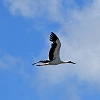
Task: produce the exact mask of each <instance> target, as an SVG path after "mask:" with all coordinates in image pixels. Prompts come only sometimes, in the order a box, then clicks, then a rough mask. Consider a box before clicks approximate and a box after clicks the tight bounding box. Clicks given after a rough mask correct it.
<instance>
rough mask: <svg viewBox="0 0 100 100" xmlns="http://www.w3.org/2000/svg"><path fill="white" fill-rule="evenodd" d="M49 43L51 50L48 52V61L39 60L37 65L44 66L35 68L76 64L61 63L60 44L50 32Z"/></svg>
mask: <svg viewBox="0 0 100 100" xmlns="http://www.w3.org/2000/svg"><path fill="white" fill-rule="evenodd" d="M50 41H51V42H52V44H51V49H50V51H49V60H41V61H39V62H37V63H44V64H38V65H37V66H46V65H58V64H62V63H72V64H76V63H74V62H72V61H69V60H68V61H65V62H63V61H61V59H60V57H59V53H60V47H61V42H60V40H59V38H58V37H57V36H56V35H55V34H54V33H53V32H51V35H50ZM37 63H34V64H37ZM34 64H33V65H34Z"/></svg>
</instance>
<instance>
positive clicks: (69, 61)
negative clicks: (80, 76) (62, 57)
mask: <svg viewBox="0 0 100 100" xmlns="http://www.w3.org/2000/svg"><path fill="white" fill-rule="evenodd" d="M66 63H71V64H76V63H75V62H72V61H71V60H68V61H66Z"/></svg>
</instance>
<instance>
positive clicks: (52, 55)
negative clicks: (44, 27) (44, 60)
mask: <svg viewBox="0 0 100 100" xmlns="http://www.w3.org/2000/svg"><path fill="white" fill-rule="evenodd" d="M50 41H52V42H53V43H52V44H51V49H50V51H49V59H50V61H52V60H54V59H56V58H57V57H59V51H60V47H61V43H60V40H59V38H58V37H57V36H56V35H55V34H54V33H53V32H51V35H50Z"/></svg>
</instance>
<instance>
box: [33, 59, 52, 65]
mask: <svg viewBox="0 0 100 100" xmlns="http://www.w3.org/2000/svg"><path fill="white" fill-rule="evenodd" d="M48 62H50V60H40V61H38V62H36V63H33V64H32V65H35V64H38V63H48Z"/></svg>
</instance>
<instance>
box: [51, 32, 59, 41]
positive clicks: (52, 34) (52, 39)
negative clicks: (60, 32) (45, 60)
mask: <svg viewBox="0 0 100 100" xmlns="http://www.w3.org/2000/svg"><path fill="white" fill-rule="evenodd" d="M57 39H58V37H57V36H56V34H55V33H54V32H51V35H50V41H56V40H57Z"/></svg>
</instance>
